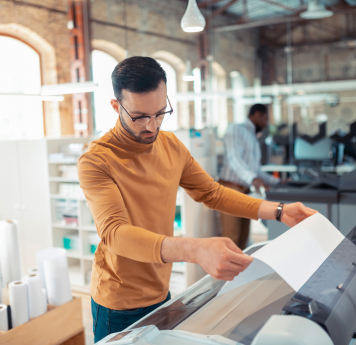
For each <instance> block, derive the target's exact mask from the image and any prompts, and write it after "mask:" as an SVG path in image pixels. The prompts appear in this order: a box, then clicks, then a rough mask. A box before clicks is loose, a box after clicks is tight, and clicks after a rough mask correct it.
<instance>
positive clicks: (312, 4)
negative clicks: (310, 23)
mask: <svg viewBox="0 0 356 345" xmlns="http://www.w3.org/2000/svg"><path fill="white" fill-rule="evenodd" d="M333 14H334V12H333V11H329V10H327V9H326V8H325V5H324V4H323V3H322V1H321V0H310V1H309V3H308V9H307V10H306V11H305V12H303V13H301V14H300V16H301V17H302V18H304V19H321V18H328V17H331V16H332V15H333Z"/></svg>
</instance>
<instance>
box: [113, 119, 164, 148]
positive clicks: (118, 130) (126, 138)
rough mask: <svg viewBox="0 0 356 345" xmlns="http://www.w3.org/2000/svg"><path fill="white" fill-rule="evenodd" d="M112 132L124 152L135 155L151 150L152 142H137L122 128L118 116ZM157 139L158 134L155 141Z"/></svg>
mask: <svg viewBox="0 0 356 345" xmlns="http://www.w3.org/2000/svg"><path fill="white" fill-rule="evenodd" d="M112 132H113V134H114V135H115V137H116V138H117V139H118V141H119V146H120V147H121V148H123V149H125V150H126V151H132V152H137V153H140V152H145V151H147V150H148V149H150V148H152V146H153V144H154V143H155V142H153V143H151V144H143V143H140V142H139V141H137V139H136V138H135V137H134V136H133V135H132V134H130V133H129V132H128V131H127V130H126V129H125V128H124V127H123V126H122V123H121V119H120V116H119V118H118V119H117V121H116V125H115V127H114V128H113V129H112ZM158 137H159V134H158V136H157V139H158ZM157 139H156V140H157Z"/></svg>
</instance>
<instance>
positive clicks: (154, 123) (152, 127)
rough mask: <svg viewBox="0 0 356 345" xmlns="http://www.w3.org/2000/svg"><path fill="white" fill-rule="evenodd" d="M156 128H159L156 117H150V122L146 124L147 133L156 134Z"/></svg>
mask: <svg viewBox="0 0 356 345" xmlns="http://www.w3.org/2000/svg"><path fill="white" fill-rule="evenodd" d="M157 127H159V126H158V125H157V119H156V116H154V117H151V120H150V122H149V123H148V124H147V126H146V129H147V130H148V131H150V132H152V133H154V132H156V129H157Z"/></svg>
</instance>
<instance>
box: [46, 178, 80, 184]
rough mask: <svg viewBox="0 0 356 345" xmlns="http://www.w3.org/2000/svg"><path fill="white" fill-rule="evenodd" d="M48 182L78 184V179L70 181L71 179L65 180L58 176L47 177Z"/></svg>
mask: <svg viewBox="0 0 356 345" xmlns="http://www.w3.org/2000/svg"><path fill="white" fill-rule="evenodd" d="M49 181H50V182H78V183H79V180H78V179H72V178H66V177H60V176H52V177H49Z"/></svg>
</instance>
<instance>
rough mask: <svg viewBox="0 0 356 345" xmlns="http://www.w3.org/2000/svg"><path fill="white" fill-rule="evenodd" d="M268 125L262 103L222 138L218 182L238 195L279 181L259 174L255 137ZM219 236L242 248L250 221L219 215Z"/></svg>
mask: <svg viewBox="0 0 356 345" xmlns="http://www.w3.org/2000/svg"><path fill="white" fill-rule="evenodd" d="M267 125H268V111H267V107H266V106H265V105H263V104H255V105H253V106H252V107H251V109H250V111H249V113H248V118H247V119H246V121H245V122H244V123H242V124H234V125H231V126H230V127H229V128H228V130H227V132H226V135H225V138H224V146H225V156H224V163H223V167H222V169H221V173H220V181H219V182H220V183H221V184H222V185H224V186H226V187H229V188H233V189H235V190H237V191H239V192H241V193H245V194H246V193H248V192H249V191H250V186H254V188H255V190H256V192H257V193H258V194H261V190H260V189H261V188H262V187H263V188H264V189H265V190H269V189H270V187H271V186H273V185H275V184H277V183H278V182H279V179H276V178H274V177H273V176H271V175H269V174H267V173H264V172H263V171H261V169H260V166H261V149H260V143H259V142H258V139H257V137H258V135H259V134H260V133H261V132H262V131H263V129H264V128H266V127H267ZM220 219H221V228H222V236H224V237H228V238H230V239H231V240H232V241H233V242H234V243H235V244H236V245H237V246H238V247H239V248H240V249H245V248H246V245H247V241H248V237H249V232H250V219H247V218H246V217H244V218H241V217H234V216H232V215H229V214H224V213H221V214H220Z"/></svg>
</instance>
